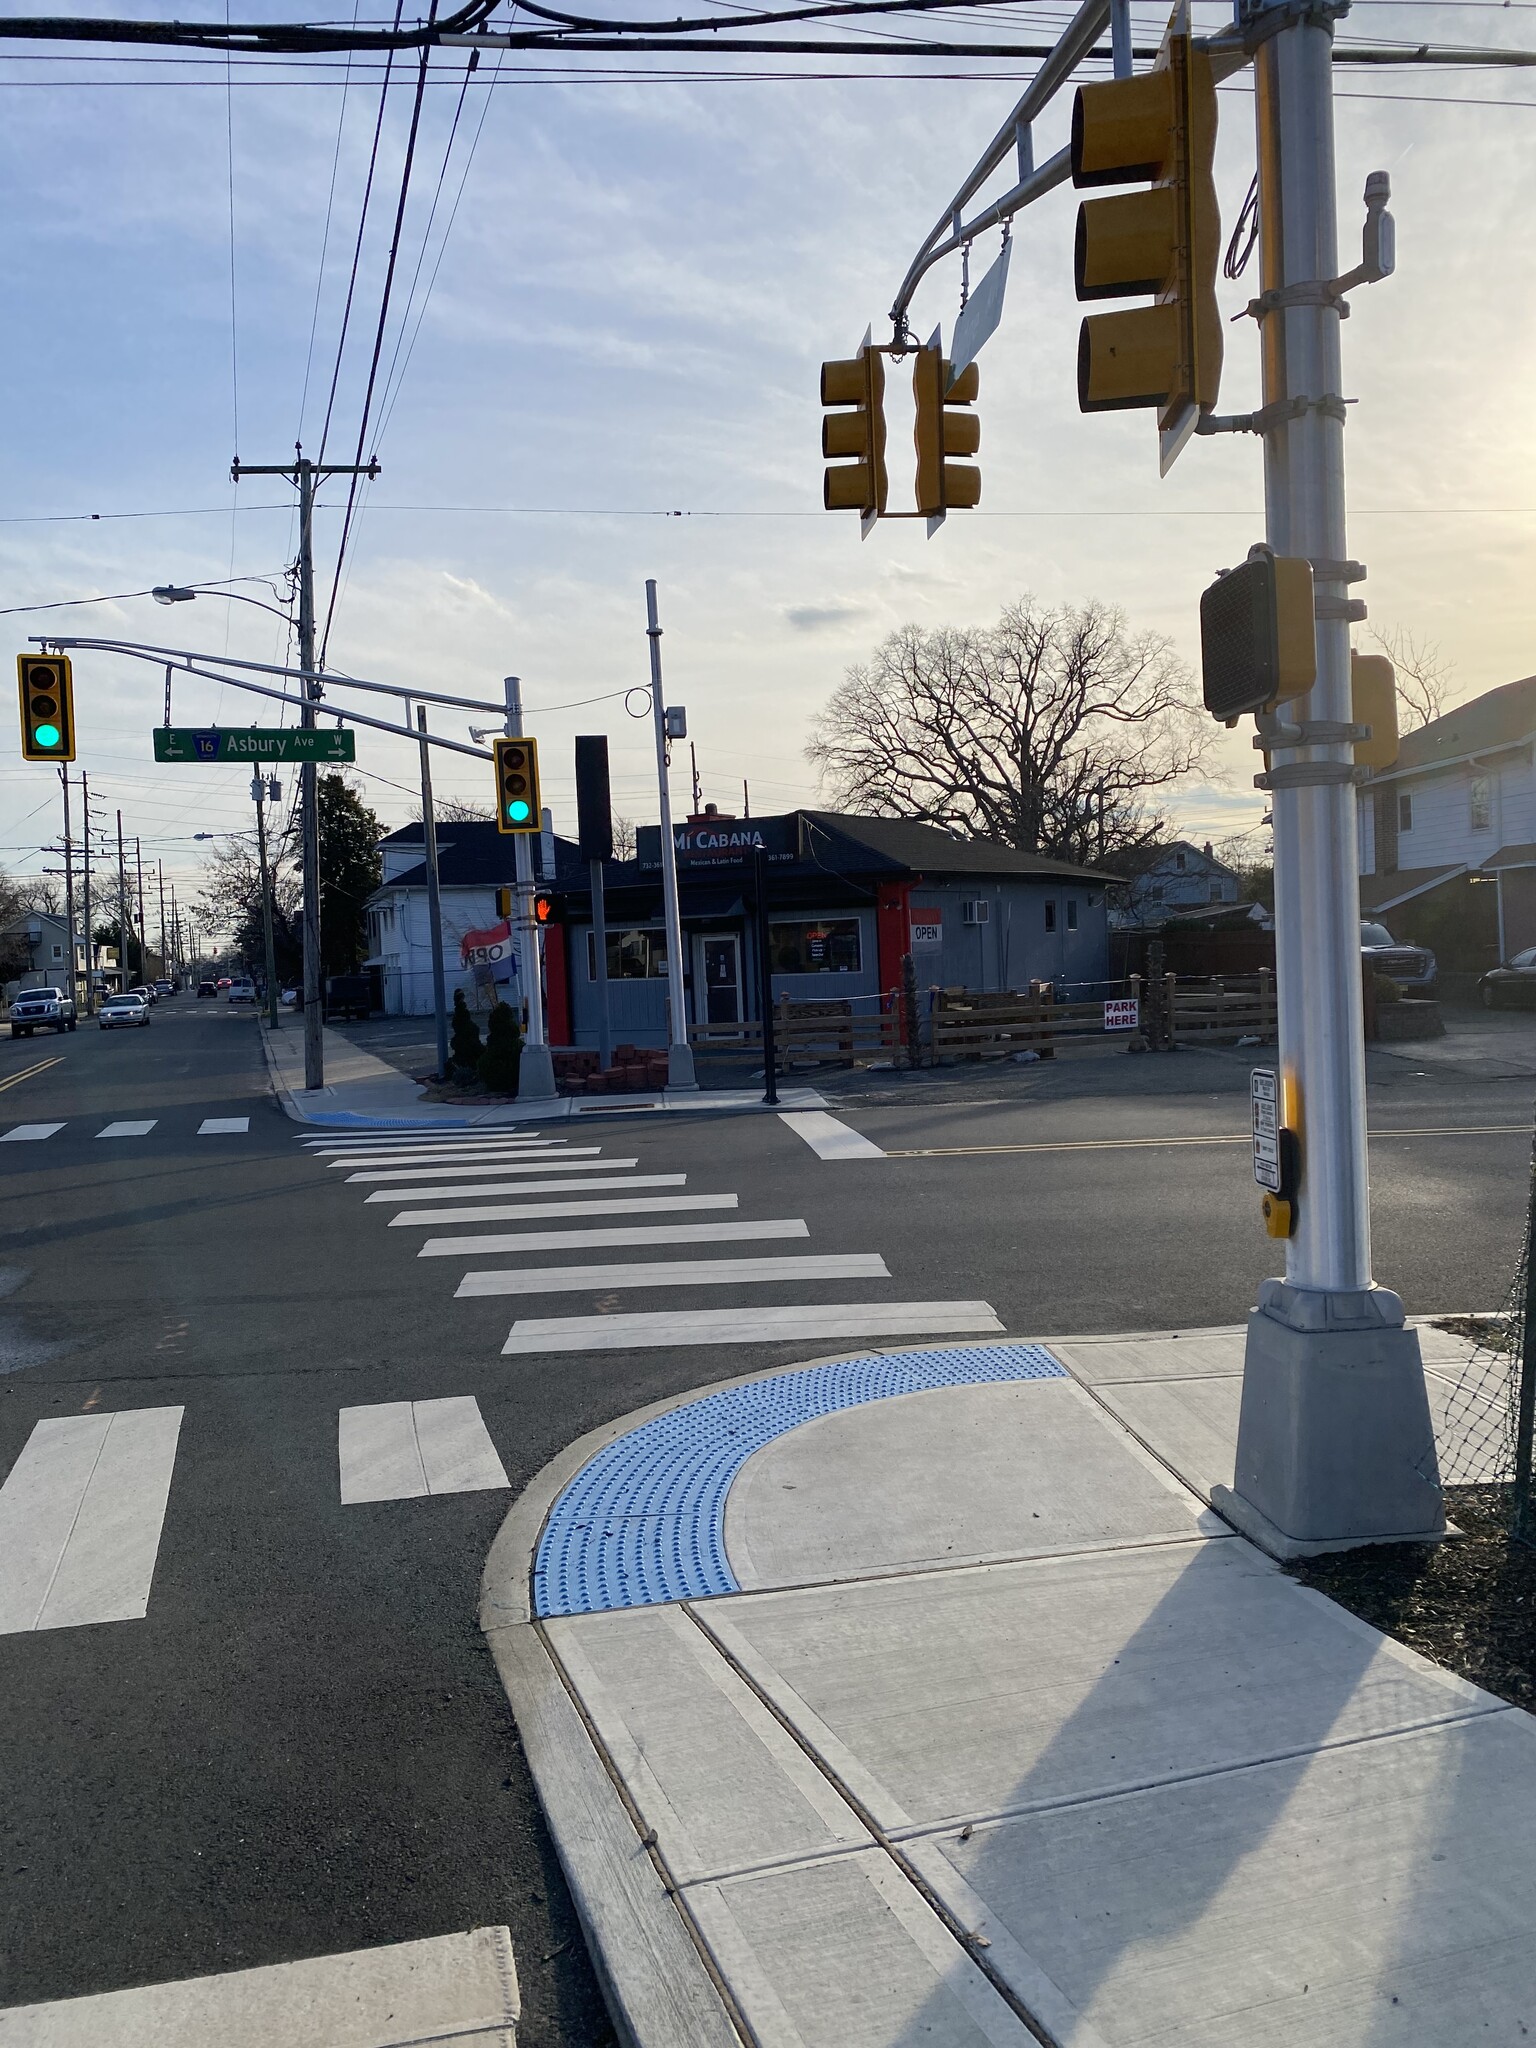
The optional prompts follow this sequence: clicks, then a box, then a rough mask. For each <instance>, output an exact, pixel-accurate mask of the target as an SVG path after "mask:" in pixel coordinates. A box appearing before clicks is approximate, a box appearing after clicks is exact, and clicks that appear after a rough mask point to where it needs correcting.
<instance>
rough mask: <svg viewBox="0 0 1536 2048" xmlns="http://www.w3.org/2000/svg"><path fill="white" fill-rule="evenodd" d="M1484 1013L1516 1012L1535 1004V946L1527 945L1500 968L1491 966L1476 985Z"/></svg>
mask: <svg viewBox="0 0 1536 2048" xmlns="http://www.w3.org/2000/svg"><path fill="white" fill-rule="evenodd" d="M1477 993H1478V995H1479V996H1480V997H1481V998H1482V1004H1483V1008H1484V1009H1485V1010H1504V1009H1513V1008H1515V1006H1516V1005H1517V1004H1521V1005H1524V1004H1531V1003H1536V946H1527V947H1526V949H1525V951H1524V952H1523V953H1516V954H1515V955H1514V957H1513V958H1512V959H1510V960H1505V961H1504V962H1502V964H1501V965H1500V966H1498V967H1490V968H1489V970H1488V972H1487V973H1486V974H1485V975H1484V976H1483V977H1482V979H1481V981H1479V982H1478V984H1477Z"/></svg>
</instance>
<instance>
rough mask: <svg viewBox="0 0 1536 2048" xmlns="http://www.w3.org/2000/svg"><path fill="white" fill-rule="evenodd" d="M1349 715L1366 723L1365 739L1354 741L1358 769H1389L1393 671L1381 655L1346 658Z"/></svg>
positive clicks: (1393, 746) (1394, 743) (1393, 754)
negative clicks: (1347, 663)
mask: <svg viewBox="0 0 1536 2048" xmlns="http://www.w3.org/2000/svg"><path fill="white" fill-rule="evenodd" d="M1349 696H1350V717H1351V720H1352V721H1353V723H1354V724H1356V725H1368V726H1369V727H1370V728H1371V736H1370V738H1369V739H1368V740H1356V741H1355V761H1356V764H1357V765H1358V766H1359V767H1361V768H1390V767H1391V766H1392V763H1393V762H1394V761H1395V760H1396V759H1397V750H1398V737H1397V671H1396V669H1394V668H1393V666H1392V664H1391V662H1390V661H1389V660H1388V659H1387V657H1386V656H1385V655H1384V654H1354V653H1351V655H1350V657H1349Z"/></svg>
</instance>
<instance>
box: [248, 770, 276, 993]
mask: <svg viewBox="0 0 1536 2048" xmlns="http://www.w3.org/2000/svg"><path fill="white" fill-rule="evenodd" d="M266 794H267V784H266V778H265V777H264V776H262V775H261V774H260V773H257V774H255V775H253V776H252V777H251V796H252V798H253V799H254V801H255V805H256V858H257V861H258V863H259V864H260V868H261V928H262V937H263V939H264V941H265V952H266V962H267V1024H268V1027H269V1028H270V1029H271V1030H273V1031H275V1030H276V1029H277V948H276V946H275V945H274V944H273V939H272V877H271V874H270V872H269V871H268V868H267V813H266V805H265V798H266Z"/></svg>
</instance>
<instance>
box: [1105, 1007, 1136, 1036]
mask: <svg viewBox="0 0 1536 2048" xmlns="http://www.w3.org/2000/svg"><path fill="white" fill-rule="evenodd" d="M1140 1022H1141V1005H1140V1003H1136V1002H1114V1003H1106V1004H1105V1005H1104V1029H1105V1030H1106V1031H1134V1030H1135V1029H1136V1028H1137V1026H1138V1025H1139V1024H1140Z"/></svg>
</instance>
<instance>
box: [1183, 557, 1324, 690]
mask: <svg viewBox="0 0 1536 2048" xmlns="http://www.w3.org/2000/svg"><path fill="white" fill-rule="evenodd" d="M1315 617H1316V615H1315V612H1314V609H1313V600H1312V564H1311V563H1310V562H1308V561H1306V560H1304V559H1302V558H1300V557H1297V556H1286V555H1276V554H1274V553H1273V552H1272V551H1271V550H1270V549H1269V548H1266V547H1257V548H1255V549H1254V550H1253V551H1252V553H1251V554H1250V555H1249V557H1248V559H1247V561H1246V562H1242V563H1240V564H1239V565H1238V567H1237V568H1235V569H1229V570H1228V571H1227V573H1226V574H1225V575H1224V576H1218V577H1217V579H1216V581H1215V582H1214V583H1213V584H1212V585H1211V587H1210V589H1209V590H1207V591H1204V592H1203V593H1202V594H1201V598H1200V668H1201V678H1202V682H1203V685H1204V691H1205V708H1206V710H1207V711H1209V712H1210V714H1211V716H1212V717H1213V718H1219V719H1221V720H1222V721H1223V723H1225V724H1227V725H1236V723H1237V721H1238V720H1239V719H1240V718H1241V717H1242V716H1243V714H1244V712H1247V711H1263V710H1265V709H1267V708H1268V707H1269V706H1270V705H1272V704H1283V703H1285V702H1287V701H1288V700H1289V699H1290V698H1292V697H1304V696H1305V695H1306V693H1307V691H1308V690H1310V689H1311V687H1312V685H1313V684H1314V683H1315V682H1316V680H1317V632H1316V625H1315Z"/></svg>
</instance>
